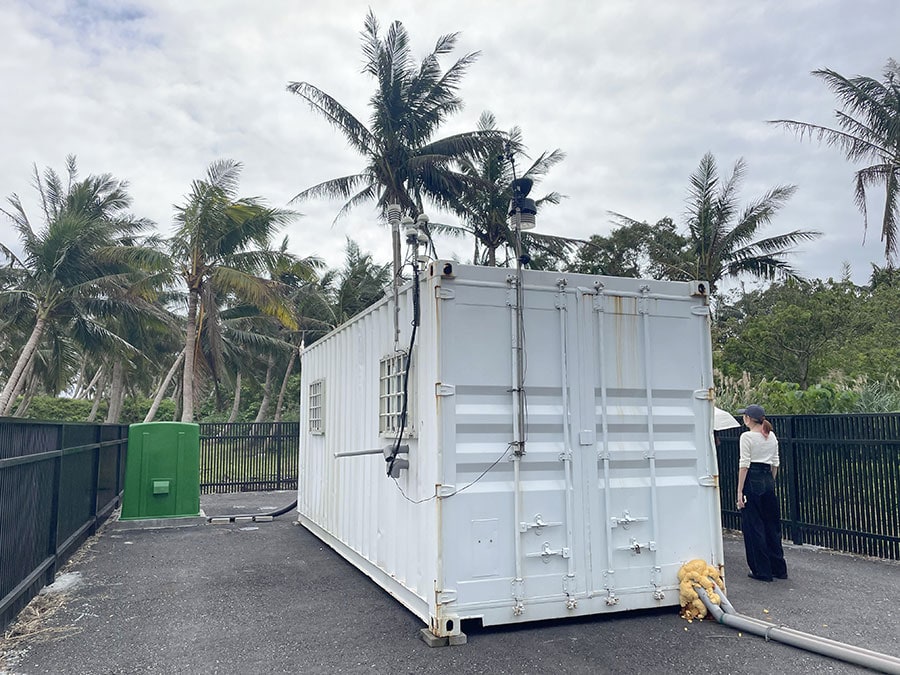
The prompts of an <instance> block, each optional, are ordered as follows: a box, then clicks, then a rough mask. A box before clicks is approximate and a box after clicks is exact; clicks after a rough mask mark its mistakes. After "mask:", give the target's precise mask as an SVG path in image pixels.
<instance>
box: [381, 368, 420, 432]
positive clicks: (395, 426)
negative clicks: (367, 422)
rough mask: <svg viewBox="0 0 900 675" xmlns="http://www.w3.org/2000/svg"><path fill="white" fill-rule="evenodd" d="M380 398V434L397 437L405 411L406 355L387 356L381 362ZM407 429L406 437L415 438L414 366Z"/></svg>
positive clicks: (410, 385)
mask: <svg viewBox="0 0 900 675" xmlns="http://www.w3.org/2000/svg"><path fill="white" fill-rule="evenodd" d="M380 370H381V372H380V377H379V382H380V386H379V397H378V433H379V434H381V435H382V436H390V437H393V438H396V437H397V433H398V432H399V431H400V416H401V413H402V411H403V380H404V379H405V376H406V353H405V352H398V353H396V354H391V355H390V356H385V357H384V358H383V359H381V361H380ZM407 399H408V403H407V408H406V427H405V428H404V430H403V435H404V436H414V435H415V426H414V424H413V421H414V420H415V414H414V410H413V401H414V400H415V395H414V392H413V376H412V366H410V377H409V386H408V392H407Z"/></svg>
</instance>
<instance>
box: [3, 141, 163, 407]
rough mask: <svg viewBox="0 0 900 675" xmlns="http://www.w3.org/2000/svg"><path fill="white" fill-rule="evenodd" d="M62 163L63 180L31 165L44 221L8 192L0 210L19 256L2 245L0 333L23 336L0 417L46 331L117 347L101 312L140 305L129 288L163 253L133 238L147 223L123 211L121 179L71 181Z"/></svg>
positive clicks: (118, 312) (124, 311)
mask: <svg viewBox="0 0 900 675" xmlns="http://www.w3.org/2000/svg"><path fill="white" fill-rule="evenodd" d="M66 169H67V178H68V180H67V181H66V182H65V183H64V181H63V180H62V179H61V178H60V176H59V175H58V174H57V173H56V172H55V171H53V170H52V169H47V170H46V171H45V172H44V174H43V176H42V175H41V174H40V173H39V172H38V170H37V167H36V166H35V167H34V185H35V187H36V189H37V192H38V196H39V198H40V203H41V207H42V216H43V221H44V222H43V224H42V226H41V227H40V229H38V230H35V228H34V227H33V226H32V223H31V221H30V220H29V218H28V215H27V214H26V212H25V209H24V207H23V205H22V202H21V200H20V199H19V197H18V195H15V194H13V195H12V196H10V197H9V199H8V203H9V205H10V207H11V208H10V209H9V210H5V209H0V211H2V212H3V213H5V214H6V215H7V216H8V217H9V218H11V219H12V221H13V225H14V227H15V228H16V229H17V230H18V233H19V238H20V241H21V245H22V250H23V255H22V256H21V257H19V256H17V255H15V254H14V253H13V252H12V251H11V250H10V249H8V248H5V247H4V253H5V255H6V257H7V258H8V259H9V260H10V265H9V267H8V268H6V270H5V271H6V273H7V277H8V278H9V277H14V278H15V281H13V282H11V283H8V284H4V286H3V289H2V291H0V303H2V305H3V307H4V318H3V320H2V322H3V325H2V326H0V327H2V328H3V330H2V331H0V332H4V333H5V332H6V330H7V329H8V326H9V327H11V328H18V329H19V330H22V331H23V333H22V334H23V336H24V335H26V334H27V336H28V337H27V339H26V340H25V342H24V345H22V346H21V351H19V353H18V357H17V358H16V359H15V363H14V365H13V366H12V367H11V368H10V369H9V374H8V377H7V381H6V384H5V386H4V387H3V390H2V392H0V415H3V414H7V413H8V412H9V411H10V409H11V407H12V404H13V401H14V400H15V394H16V393H17V392H19V391H21V390H22V385H23V378H24V377H25V376H26V375H27V374H28V372H29V371H30V370H31V369H32V368H33V367H34V366H33V361H34V359H35V357H36V355H37V353H38V349H39V347H40V345H41V342H42V340H43V339H44V337H45V336H46V335H48V334H49V333H50V332H53V333H55V334H57V335H62V334H65V335H67V336H68V337H69V338H71V339H72V340H74V341H75V342H76V343H77V344H79V345H92V346H94V347H99V346H100V345H106V346H107V347H109V346H112V345H118V346H120V347H121V346H125V345H126V342H125V341H124V340H122V339H121V338H120V337H118V336H116V335H115V334H114V333H113V332H111V331H110V330H109V329H108V328H107V327H106V326H104V324H103V318H104V317H110V316H127V315H133V314H135V313H136V312H139V311H141V310H142V309H143V306H142V305H143V299H139V302H138V303H137V304H135V303H133V302H132V300H133V298H132V297H130V296H129V293H128V289H129V286H131V285H132V284H134V283H135V282H136V281H137V279H138V272H139V271H141V270H143V271H150V270H159V269H161V268H163V267H164V266H165V258H164V257H163V256H162V255H161V254H160V253H159V252H158V251H156V250H155V249H154V248H153V247H151V246H143V245H142V244H141V242H140V240H139V239H138V234H139V233H140V232H141V231H142V230H143V229H145V228H146V227H147V226H148V225H149V224H150V223H149V221H146V220H142V219H136V218H134V217H133V216H131V215H130V214H128V213H127V209H128V208H129V206H130V205H131V198H130V197H129V195H128V192H127V183H125V182H123V181H118V180H115V179H114V178H113V177H112V176H111V175H109V174H103V175H100V176H88V177H87V178H85V179H83V180H79V179H78V175H77V167H76V161H75V157H74V156H69V157H68V158H67V159H66ZM7 322H8V326H7Z"/></svg>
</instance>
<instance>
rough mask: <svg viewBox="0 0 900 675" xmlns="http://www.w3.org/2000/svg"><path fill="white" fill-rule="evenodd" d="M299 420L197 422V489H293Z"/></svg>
mask: <svg viewBox="0 0 900 675" xmlns="http://www.w3.org/2000/svg"><path fill="white" fill-rule="evenodd" d="M299 460H300V423H299V422H258V423H256V422H236V423H232V424H227V423H208V424H201V425H200V492H201V494H208V493H210V492H250V491H258V490H296V489H297V475H298V466H299Z"/></svg>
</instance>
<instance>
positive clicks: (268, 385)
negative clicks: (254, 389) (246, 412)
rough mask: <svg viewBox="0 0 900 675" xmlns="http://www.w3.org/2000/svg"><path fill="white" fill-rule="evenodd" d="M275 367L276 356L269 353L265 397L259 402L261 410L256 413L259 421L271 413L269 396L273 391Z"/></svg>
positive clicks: (264, 389) (264, 388)
mask: <svg viewBox="0 0 900 675" xmlns="http://www.w3.org/2000/svg"><path fill="white" fill-rule="evenodd" d="M274 367H275V356H274V354H269V365H268V367H267V368H266V384H265V386H264V387H263V399H262V403H260V404H259V412H258V413H256V421H257V422H262V421H263V420H264V419H266V415H268V414H269V398H270V393H271V391H272V370H274Z"/></svg>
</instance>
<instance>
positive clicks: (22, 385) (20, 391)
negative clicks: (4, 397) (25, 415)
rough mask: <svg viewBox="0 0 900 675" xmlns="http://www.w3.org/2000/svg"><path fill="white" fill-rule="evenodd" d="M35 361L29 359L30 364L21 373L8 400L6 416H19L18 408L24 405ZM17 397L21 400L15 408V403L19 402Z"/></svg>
mask: <svg viewBox="0 0 900 675" xmlns="http://www.w3.org/2000/svg"><path fill="white" fill-rule="evenodd" d="M36 360H37V359H31V362H30V363H29V364H28V367H27V368H26V369H25V372H24V373H22V377H20V378H19V384H17V385H16V390H15V391H14V392H13V393H12V396H10V398H9V405H8V406H7V411H6V414H7V415H12V416H13V417H18V416H19V408H21V407H22V404H24V403H25V393H26V389H27V387H28V386H29V385H30V384H31V378H32V375H33V374H34V363H35V361H36ZM19 396H22V400H21V401H19V407H18V408H16V401H18V400H19ZM13 408H15V410H16V412H13Z"/></svg>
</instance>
